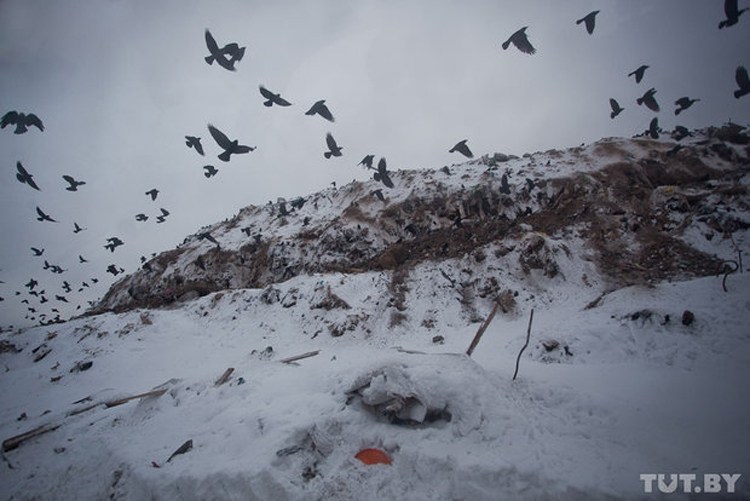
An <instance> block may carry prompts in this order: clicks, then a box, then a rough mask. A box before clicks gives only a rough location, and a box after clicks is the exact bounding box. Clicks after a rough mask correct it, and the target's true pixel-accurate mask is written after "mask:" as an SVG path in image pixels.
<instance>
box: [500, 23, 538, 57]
mask: <svg viewBox="0 0 750 501" xmlns="http://www.w3.org/2000/svg"><path fill="white" fill-rule="evenodd" d="M526 28H528V26H524V27H523V28H521V29H520V30H518V31H516V32H515V33H513V34H512V35H511V36H510V38H509V39H507V40H506V41H505V42H503V50H506V49H507V48H508V47H509V46H510V44H513V45H515V46H516V49H518V50H520V51H521V52H523V53H524V54H534V53H535V52H536V49H535V48H534V46H533V45H531V42H529V37H527V36H526Z"/></svg>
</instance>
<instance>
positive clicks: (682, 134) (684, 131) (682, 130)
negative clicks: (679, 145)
mask: <svg viewBox="0 0 750 501" xmlns="http://www.w3.org/2000/svg"><path fill="white" fill-rule="evenodd" d="M688 136H692V134H691V133H690V131H689V130H688V128H687V127H684V126H682V125H678V126H676V127H675V128H674V131H672V139H674V140H675V141H682V140H683V139H685V138H686V137H688Z"/></svg>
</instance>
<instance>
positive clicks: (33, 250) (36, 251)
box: [31, 247, 44, 257]
mask: <svg viewBox="0 0 750 501" xmlns="http://www.w3.org/2000/svg"><path fill="white" fill-rule="evenodd" d="M31 252H33V253H34V257H39V256H41V255H42V254H44V249H37V248H36V247H32V248H31Z"/></svg>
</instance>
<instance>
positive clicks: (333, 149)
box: [323, 132, 344, 158]
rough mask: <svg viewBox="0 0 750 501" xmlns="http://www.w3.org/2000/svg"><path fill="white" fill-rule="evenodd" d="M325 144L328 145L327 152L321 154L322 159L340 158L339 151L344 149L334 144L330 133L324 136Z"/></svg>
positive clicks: (334, 141)
mask: <svg viewBox="0 0 750 501" xmlns="http://www.w3.org/2000/svg"><path fill="white" fill-rule="evenodd" d="M326 144H327V145H328V150H329V151H326V152H325V153H323V156H324V157H326V158H331V157H332V156H333V157H340V156H341V150H343V149H344V148H342V147H340V146H339V145H338V144H336V140H335V139H334V138H333V136H332V135H331V133H330V132H329V133H328V134H326Z"/></svg>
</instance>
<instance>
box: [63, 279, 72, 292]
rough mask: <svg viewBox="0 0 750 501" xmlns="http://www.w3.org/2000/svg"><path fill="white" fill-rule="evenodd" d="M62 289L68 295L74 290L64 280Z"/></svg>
mask: <svg viewBox="0 0 750 501" xmlns="http://www.w3.org/2000/svg"><path fill="white" fill-rule="evenodd" d="M62 289H63V290H64V291H65V292H66V293H68V294H70V291H72V290H73V289H72V288H71V287H70V284H69V283H68V281H67V280H63V284H62Z"/></svg>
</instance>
